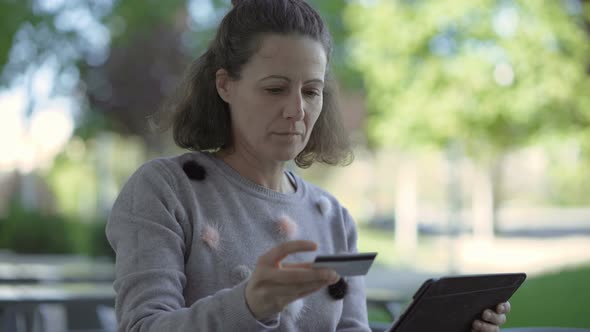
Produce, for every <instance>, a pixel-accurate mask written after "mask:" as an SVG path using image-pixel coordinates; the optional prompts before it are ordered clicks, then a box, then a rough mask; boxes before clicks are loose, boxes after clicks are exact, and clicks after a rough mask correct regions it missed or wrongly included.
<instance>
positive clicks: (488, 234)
mask: <svg viewBox="0 0 590 332" xmlns="http://www.w3.org/2000/svg"><path fill="white" fill-rule="evenodd" d="M493 186H494V184H493V182H492V169H491V167H490V166H489V164H485V163H481V164H478V165H477V167H476V170H475V174H474V178H473V190H472V213H473V215H472V220H473V237H474V238H475V239H476V240H478V241H491V240H492V239H493V238H494V187H493Z"/></svg>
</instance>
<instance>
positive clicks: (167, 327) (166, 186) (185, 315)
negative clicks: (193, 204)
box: [106, 161, 278, 332]
mask: <svg viewBox="0 0 590 332" xmlns="http://www.w3.org/2000/svg"><path fill="white" fill-rule="evenodd" d="M180 195H182V193H178V191H177V188H175V182H174V177H172V176H171V174H170V173H169V171H168V170H167V168H166V167H165V166H164V165H162V164H161V162H159V161H152V162H150V163H147V164H145V165H144V166H142V167H141V168H140V169H139V170H138V171H137V172H136V173H135V174H134V175H133V176H131V178H130V179H129V181H128V182H127V183H126V184H125V186H124V187H123V189H122V191H121V193H120V194H119V197H118V198H117V200H116V202H115V204H114V206H113V209H112V211H111V214H110V216H109V220H108V223H107V228H106V234H107V238H108V240H109V242H110V244H111V246H112V247H113V249H114V251H115V253H116V261H115V270H116V277H115V282H114V289H115V292H116V315H117V320H118V324H119V329H118V330H119V331H180V332H182V331H238V330H239V331H261V330H267V329H271V328H274V327H277V326H278V322H276V321H275V322H273V323H274V324H273V325H272V326H267V325H264V324H262V323H261V322H258V321H257V320H256V319H255V318H254V317H253V315H252V314H251V312H250V310H249V309H248V307H247V304H246V301H245V297H244V292H245V285H246V281H244V282H242V283H241V284H238V285H237V286H235V287H233V288H228V289H222V290H220V291H218V292H216V293H215V294H213V295H211V296H208V297H204V298H201V299H199V300H198V301H196V302H195V303H193V304H191V305H190V306H188V307H187V306H186V303H185V299H184V296H183V290H184V288H185V286H186V276H185V269H184V260H185V255H186V253H187V250H189V248H187V246H189V247H190V241H191V236H190V234H191V232H192V231H191V229H192V225H191V224H190V223H189V222H188V221H187V220H186V219H187V218H186V216H185V211H184V210H183V208H182V204H181V202H180V200H179V196H180ZM189 197H190V196H189Z"/></svg>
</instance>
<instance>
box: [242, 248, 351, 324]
mask: <svg viewBox="0 0 590 332" xmlns="http://www.w3.org/2000/svg"><path fill="white" fill-rule="evenodd" d="M316 248H317V245H316V244H315V243H314V242H311V241H302V240H300V241H287V242H284V243H282V244H280V245H278V246H276V247H274V248H272V249H270V250H269V251H268V252H266V253H265V254H264V255H262V256H260V257H259V258H258V262H257V263H256V267H255V269H254V272H252V275H251V277H250V280H249V281H248V284H247V285H246V295H245V296H246V303H247V304H248V307H249V308H250V311H251V312H252V314H253V315H254V317H255V318H256V319H257V320H266V319H269V318H271V317H273V316H274V315H276V314H278V313H279V312H281V311H282V310H283V308H284V307H285V306H286V305H288V304H289V303H291V302H293V301H295V300H297V299H300V298H302V297H305V296H307V295H309V294H311V293H313V292H316V291H318V290H320V289H321V288H323V287H325V286H328V285H331V284H334V283H336V282H337V281H338V280H339V279H340V276H338V274H337V273H336V272H335V271H333V270H331V269H324V268H322V269H320V268H312V267H311V263H298V264H282V263H281V261H282V260H283V259H284V258H285V257H287V256H288V255H290V254H292V253H296V252H301V251H314V250H316Z"/></svg>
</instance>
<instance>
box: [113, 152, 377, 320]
mask: <svg viewBox="0 0 590 332" xmlns="http://www.w3.org/2000/svg"><path fill="white" fill-rule="evenodd" d="M287 175H288V176H289V178H290V179H291V180H292V181H293V184H294V185H295V187H296V192H295V193H292V194H283V193H278V192H275V191H272V190H269V189H267V188H264V187H262V186H259V185H257V184H255V183H254V182H251V181H249V180H248V179H245V178H244V177H242V176H240V175H239V174H238V173H237V172H236V171H235V170H234V169H232V168H231V167H230V166H229V165H227V164H225V163H224V162H223V161H221V160H219V159H217V158H215V157H213V156H211V155H209V154H206V153H200V152H194V153H187V154H184V155H181V156H177V157H173V158H162V159H156V160H152V161H150V162H148V163H146V164H144V165H143V166H141V167H140V168H139V169H138V170H137V171H136V172H135V174H133V175H132V176H131V178H130V179H129V180H128V182H127V183H126V184H125V186H124V187H123V189H122V190H121V193H120V195H119V197H118V198H117V200H116V202H115V204H114V206H113V209H112V212H111V214H110V217H109V220H108V224H107V228H106V233H107V237H108V240H109V242H110V244H111V246H112V247H113V249H114V250H115V252H116V280H115V283H114V288H115V291H116V294H117V296H116V313H117V319H118V322H119V330H120V331H164V332H176V331H336V330H337V331H370V330H369V327H368V323H367V312H366V304H365V292H364V279H363V278H362V277H350V278H347V279H346V281H347V283H348V291H347V293H346V295H345V296H344V298H343V299H341V300H336V299H334V298H333V297H331V296H330V295H329V294H328V290H327V289H322V290H320V291H318V292H316V293H314V294H312V295H309V296H307V297H306V298H304V299H301V300H299V301H296V302H294V303H292V304H290V305H289V306H288V307H287V308H285V310H283V312H281V313H280V314H279V315H278V316H277V317H276V319H274V320H271V321H266V322H260V321H257V320H256V319H255V318H254V317H253V316H252V314H251V312H250V310H249V309H248V307H247V305H246V302H245V298H244V291H245V285H246V283H247V281H248V278H249V276H250V273H251V271H252V270H253V269H254V266H255V265H256V260H257V258H258V257H259V256H260V255H261V254H263V253H265V252H266V251H268V250H269V249H270V248H272V247H274V246H276V245H277V244H279V243H281V242H283V241H286V240H292V239H305V240H312V241H315V242H317V243H318V250H317V251H316V252H313V253H297V254H294V255H290V256H289V257H288V258H287V259H286V260H285V262H303V261H311V260H313V258H314V257H315V256H316V255H318V254H333V253H345V252H356V250H357V249H356V236H357V235H356V229H355V224H354V222H353V220H352V218H351V217H350V215H349V214H348V212H347V210H346V209H345V208H343V207H342V206H341V205H340V204H339V203H338V201H337V200H336V199H335V198H334V197H333V196H331V195H330V194H328V193H326V192H325V191H323V190H321V189H319V188H318V187H316V186H313V185H311V184H309V183H307V182H305V181H303V180H302V179H301V178H300V177H298V176H297V175H295V174H293V173H291V172H287Z"/></svg>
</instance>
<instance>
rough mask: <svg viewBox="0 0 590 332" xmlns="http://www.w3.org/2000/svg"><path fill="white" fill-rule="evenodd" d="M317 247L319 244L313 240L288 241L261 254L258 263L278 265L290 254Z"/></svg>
mask: <svg viewBox="0 0 590 332" xmlns="http://www.w3.org/2000/svg"><path fill="white" fill-rule="evenodd" d="M316 249H317V244H316V243H315V242H312V241H304V240H297V241H287V242H283V243H281V244H279V245H278V246H276V247H274V248H272V249H271V250H269V251H268V252H267V253H265V254H264V255H262V256H260V258H259V259H258V263H260V264H264V265H267V266H273V267H277V266H279V265H280V263H281V261H282V260H283V259H284V258H285V257H287V256H289V255H290V254H293V253H296V252H300V251H314V250H316Z"/></svg>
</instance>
